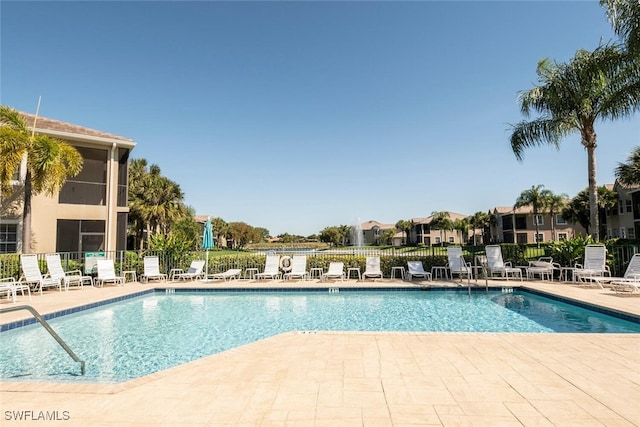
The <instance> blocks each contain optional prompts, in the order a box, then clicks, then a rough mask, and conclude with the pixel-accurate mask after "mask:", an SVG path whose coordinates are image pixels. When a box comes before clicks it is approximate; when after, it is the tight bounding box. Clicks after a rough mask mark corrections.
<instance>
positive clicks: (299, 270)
mask: <svg viewBox="0 0 640 427" xmlns="http://www.w3.org/2000/svg"><path fill="white" fill-rule="evenodd" d="M308 276H309V272H308V271H307V256H306V255H294V256H293V259H292V261H291V271H289V272H288V273H284V276H283V277H284V279H285V280H289V279H293V278H296V277H297V278H300V279H302V280H306V279H307V278H308Z"/></svg>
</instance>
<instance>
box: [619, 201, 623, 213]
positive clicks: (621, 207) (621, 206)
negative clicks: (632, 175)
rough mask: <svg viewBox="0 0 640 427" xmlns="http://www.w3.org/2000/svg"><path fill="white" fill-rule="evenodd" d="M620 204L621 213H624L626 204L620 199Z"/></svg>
mask: <svg viewBox="0 0 640 427" xmlns="http://www.w3.org/2000/svg"><path fill="white" fill-rule="evenodd" d="M618 206H619V207H620V213H621V214H623V213H624V205H623V204H622V200H620V201H619V202H618Z"/></svg>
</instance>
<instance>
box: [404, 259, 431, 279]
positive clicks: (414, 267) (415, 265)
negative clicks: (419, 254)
mask: <svg viewBox="0 0 640 427" xmlns="http://www.w3.org/2000/svg"><path fill="white" fill-rule="evenodd" d="M407 267H408V269H407V280H409V281H411V280H413V278H414V277H422V278H424V279H427V280H431V273H429V272H427V271H424V265H422V261H407Z"/></svg>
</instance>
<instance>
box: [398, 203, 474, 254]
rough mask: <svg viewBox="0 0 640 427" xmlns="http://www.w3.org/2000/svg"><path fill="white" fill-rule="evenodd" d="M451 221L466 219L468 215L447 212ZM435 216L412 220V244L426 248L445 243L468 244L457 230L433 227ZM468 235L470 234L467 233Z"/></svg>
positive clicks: (410, 239)
mask: <svg viewBox="0 0 640 427" xmlns="http://www.w3.org/2000/svg"><path fill="white" fill-rule="evenodd" d="M446 213H447V214H448V215H449V219H450V220H451V221H455V220H458V219H464V218H466V217H467V216H468V215H464V214H461V213H456V212H448V211H447V212H446ZM433 218H434V215H430V216H428V217H424V218H411V220H410V221H411V222H412V223H413V230H411V234H410V238H409V242H410V243H411V244H421V245H425V246H432V245H441V244H443V243H446V244H449V245H460V244H466V243H467V242H466V237H467V236H464V235H461V233H459V232H458V231H456V230H440V229H437V228H432V227H431V222H432V221H433ZM467 234H468V233H467Z"/></svg>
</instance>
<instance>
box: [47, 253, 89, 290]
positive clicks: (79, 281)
mask: <svg viewBox="0 0 640 427" xmlns="http://www.w3.org/2000/svg"><path fill="white" fill-rule="evenodd" d="M45 259H46V260H47V269H48V270H49V275H50V276H51V277H53V278H54V279H60V280H62V284H63V285H64V288H65V290H66V289H69V286H80V289H82V287H83V286H84V284H85V283H88V284H89V285H91V286H93V277H91V276H84V275H83V274H82V271H80V270H70V271H64V269H63V268H62V261H61V260H60V254H47V255H45Z"/></svg>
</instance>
